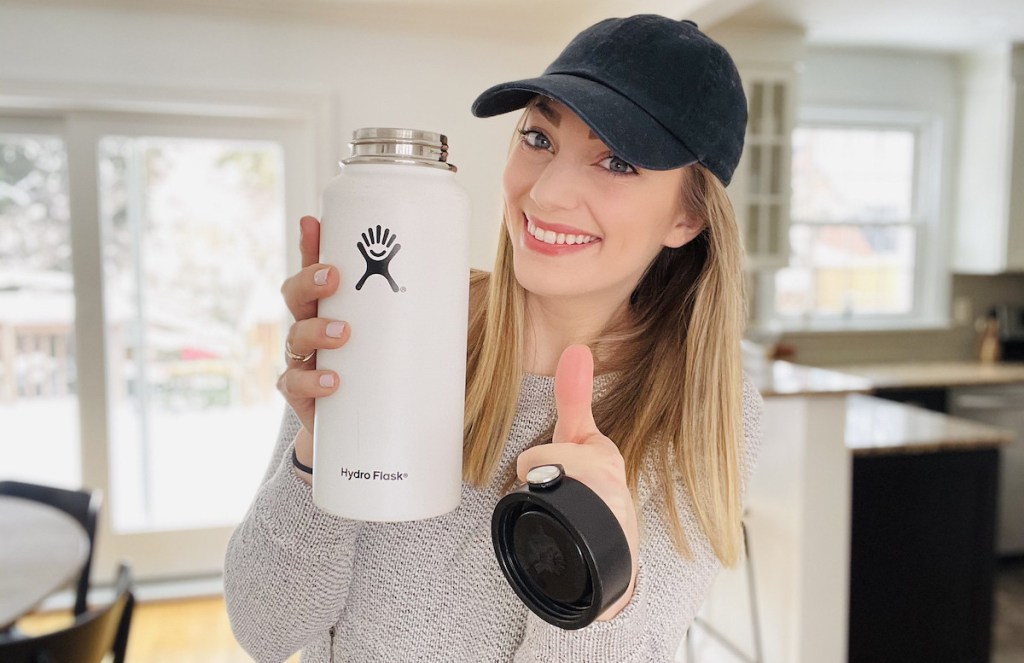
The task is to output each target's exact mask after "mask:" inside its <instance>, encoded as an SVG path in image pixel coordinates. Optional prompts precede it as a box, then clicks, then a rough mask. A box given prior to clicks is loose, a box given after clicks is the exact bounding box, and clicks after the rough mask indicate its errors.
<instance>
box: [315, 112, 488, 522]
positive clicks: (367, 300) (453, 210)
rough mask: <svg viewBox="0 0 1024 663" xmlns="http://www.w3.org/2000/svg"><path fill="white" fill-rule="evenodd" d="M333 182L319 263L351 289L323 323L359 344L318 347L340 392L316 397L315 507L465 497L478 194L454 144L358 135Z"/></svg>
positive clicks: (320, 361) (379, 507)
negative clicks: (453, 157) (463, 176)
mask: <svg viewBox="0 0 1024 663" xmlns="http://www.w3.org/2000/svg"><path fill="white" fill-rule="evenodd" d="M351 146H352V156H351V157H350V158H348V159H345V160H344V161H342V163H341V172H340V174H339V175H337V176H336V177H335V178H334V179H332V180H331V182H330V183H329V184H328V185H327V187H326V189H325V190H324V193H323V209H322V211H321V229H320V260H321V262H324V263H327V264H331V265H336V266H337V267H338V269H339V270H340V273H341V285H340V286H339V288H338V291H337V292H336V293H335V294H334V295H332V296H331V297H328V298H325V299H322V300H321V301H320V305H319V312H318V315H319V317H322V318H328V319H334V320H346V321H348V322H349V325H350V328H351V336H350V338H349V341H348V342H347V343H346V344H345V345H344V346H343V347H341V348H338V349H336V350H320V351H318V352H317V359H316V361H317V368H318V369H331V370H334V371H337V373H338V375H339V377H340V384H339V388H338V389H337V391H335V393H333V394H331V395H330V396H327V397H325V398H318V399H317V403H316V422H315V425H314V432H313V437H314V453H313V501H314V502H315V503H316V504H317V505H318V506H319V507H320V508H322V509H324V510H326V511H329V512H331V513H333V514H336V515H339V516H342V517H345V518H353V519H358V520H373V521H399V520H416V519H421V518H430V517H432V516H437V515H440V514H443V513H446V512H448V511H451V510H452V509H454V508H455V507H456V506H458V504H459V496H460V492H461V486H462V436H463V417H464V403H465V389H466V327H467V316H468V313H467V309H468V298H469V197H468V195H467V194H466V192H465V191H464V190H463V189H462V187H461V186H460V185H459V184H458V183H457V182H456V179H455V166H453V165H451V164H449V163H448V162H447V159H448V145H447V138H446V137H445V136H443V135H441V134H436V133H430V132H426V131H416V130H412V129H383V128H366V129H359V130H357V131H356V132H355V133H354V135H353V140H352V143H351Z"/></svg>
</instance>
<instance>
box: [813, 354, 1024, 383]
mask: <svg viewBox="0 0 1024 663" xmlns="http://www.w3.org/2000/svg"><path fill="white" fill-rule="evenodd" d="M827 370H831V371H838V372H841V373H844V374H846V375H849V376H852V377H859V378H862V379H865V380H867V381H868V382H869V383H870V386H871V388H872V389H884V388H893V387H957V386H967V385H984V384H1013V383H1017V382H1024V362H995V363H989V362H980V361H925V362H902V363H886V364H846V365H842V366H829V367H828V369H827Z"/></svg>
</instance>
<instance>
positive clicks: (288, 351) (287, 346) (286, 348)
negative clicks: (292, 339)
mask: <svg viewBox="0 0 1024 663" xmlns="http://www.w3.org/2000/svg"><path fill="white" fill-rule="evenodd" d="M284 353H285V354H286V355H288V358H289V359H294V360H295V361H298V362H302V363H306V362H307V361H309V360H310V359H312V358H313V355H315V354H316V350H315V349H313V350H310V352H309V354H308V355H300V354H295V353H294V352H292V344H291V343H289V342H288V341H287V340H286V341H285V342H284Z"/></svg>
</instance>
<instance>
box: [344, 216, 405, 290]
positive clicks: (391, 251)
mask: <svg viewBox="0 0 1024 663" xmlns="http://www.w3.org/2000/svg"><path fill="white" fill-rule="evenodd" d="M367 235H369V236H367ZM396 239H398V235H393V234H391V230H390V229H388V228H384V229H383V232H382V231H381V227H380V226H377V229H376V231H374V229H373V228H367V229H366V232H365V233H363V241H361V242H356V246H358V247H359V252H360V253H362V254H363V258H364V259H365V260H366V273H365V274H363V278H361V279H359V283H356V290H362V289H363V284H364V283H366V279H368V278H370V275H371V274H380V275H381V276H383V277H384V278H386V279H387V280H388V283H390V284H391V289H392V290H393V291H394V292H398V290H399V288H398V284H397V283H395V280H394V279H393V278H391V274H390V273H389V272H388V265H390V264H391V259H392V258H394V257H395V254H396V253H398V249H400V248H402V245H401V244H395V240H396ZM403 290H404V288H403Z"/></svg>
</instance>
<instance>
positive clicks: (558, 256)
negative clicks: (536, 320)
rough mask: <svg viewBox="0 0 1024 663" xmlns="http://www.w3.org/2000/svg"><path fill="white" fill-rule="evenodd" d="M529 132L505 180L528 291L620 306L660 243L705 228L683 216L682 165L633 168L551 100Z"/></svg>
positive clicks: (535, 113) (518, 267) (537, 109)
mask: <svg viewBox="0 0 1024 663" xmlns="http://www.w3.org/2000/svg"><path fill="white" fill-rule="evenodd" d="M521 133H522V137H521V139H520V140H519V141H518V142H517V144H516V145H515V146H514V147H513V148H512V152H511V154H510V156H509V158H508V162H507V163H506V164H505V176H504V178H503V182H504V192H505V203H506V205H507V208H508V219H507V223H508V232H509V236H510V237H511V240H512V246H513V252H514V265H515V273H516V279H517V280H518V281H519V283H520V284H521V285H522V286H523V287H524V288H525V289H526V290H527V291H528V292H530V293H532V294H534V295H539V296H552V297H566V296H569V297H580V296H589V297H592V298H593V299H594V300H595V302H616V303H621V302H623V301H625V299H626V298H628V297H629V294H630V293H631V292H632V291H633V289H634V287H635V286H636V284H637V283H638V282H639V280H640V277H641V276H643V273H644V271H645V270H646V269H647V266H648V265H649V264H650V263H651V261H652V260H653V259H654V258H655V257H656V256H657V255H658V253H659V252H660V251H661V249H662V247H665V246H669V247H679V246H682V245H683V244H685V243H686V242H688V241H690V240H691V239H693V238H694V237H695V236H696V235H697V234H698V233H699V232H700V230H701V227H700V224H699V223H697V222H694V221H691V220H690V219H688V218H687V217H686V215H685V214H684V213H683V211H682V205H681V195H682V182H683V175H682V169H675V170H666V171H657V170H641V169H639V168H634V167H633V166H632V165H630V164H628V163H626V162H625V161H623V160H621V159H619V158H618V157H616V156H615V155H614V154H613V153H612V152H611V151H610V150H609V149H608V147H607V146H605V144H604V143H603V142H601V140H600V139H598V138H597V137H596V136H595V135H594V134H593V133H592V132H591V131H590V128H589V127H588V126H587V125H586V124H584V122H583V121H582V120H580V119H579V118H578V117H577V116H576V115H575V114H574V113H573V112H572V111H570V110H569V109H568V108H567V107H565V106H564V105H562V104H560V103H558V102H556V101H552V100H549V99H543V100H541V101H540V102H539V103H537V104H536V105H534V106H532V107H531V108H530V109H529V110H528V111H527V116H526V118H525V123H524V125H523V129H522V132H521ZM538 237H539V239H538Z"/></svg>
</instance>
